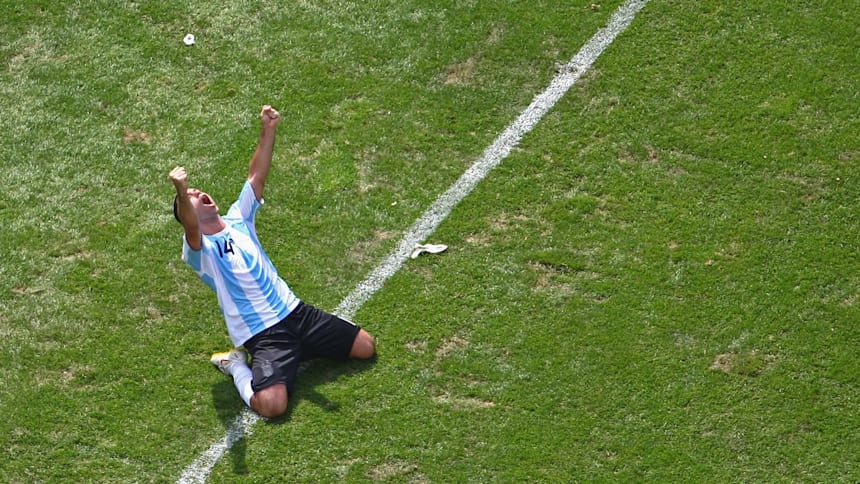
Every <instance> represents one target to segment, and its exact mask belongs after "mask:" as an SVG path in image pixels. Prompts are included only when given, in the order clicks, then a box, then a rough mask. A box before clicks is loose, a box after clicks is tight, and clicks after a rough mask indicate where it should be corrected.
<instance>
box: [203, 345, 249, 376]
mask: <svg viewBox="0 0 860 484" xmlns="http://www.w3.org/2000/svg"><path fill="white" fill-rule="evenodd" d="M209 361H211V362H212V364H213V365H215V367H216V368H218V369H219V370H221V372H222V373H224V374H225V375H232V373H230V368H231V367H232V366H233V363H241V364H243V365H247V364H248V354H247V353H245V352H244V351H242V350H240V349H239V348H233V349H232V350H230V351H225V352H223V353H215V354H213V355H212V358H210V359H209Z"/></svg>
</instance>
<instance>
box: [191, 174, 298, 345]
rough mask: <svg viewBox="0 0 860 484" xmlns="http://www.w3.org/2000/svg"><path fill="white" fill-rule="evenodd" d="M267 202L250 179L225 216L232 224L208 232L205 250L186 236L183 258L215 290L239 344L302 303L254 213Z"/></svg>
mask: <svg viewBox="0 0 860 484" xmlns="http://www.w3.org/2000/svg"><path fill="white" fill-rule="evenodd" d="M261 205H262V203H261V202H260V201H258V200H257V198H256V196H255V195H254V189H253V187H252V186H251V183H250V182H247V181H246V182H245V185H244V186H243V187H242V192H241V193H240V194H239V199H238V200H236V202H235V203H234V204H233V205H232V206H231V207H230V210H228V211H227V214H226V215H225V216H224V217H223V219H224V222H225V223H226V224H227V228H225V229H224V230H222V231H221V232H218V233H217V234H212V235H206V234H203V237H202V242H201V247H200V250H199V251H196V250H193V249H192V248H191V247H190V246H189V245H188V241H187V240H186V239H185V237H184V236H183V238H182V241H183V243H182V260H184V261H185V262H187V263H188V265H190V266H191V268H192V269H194V271H195V272H196V273H197V275H198V276H199V277H200V279H202V280H203V282H205V283H206V284H207V285H208V286H209V287H211V288H212V290H214V291H215V294H216V295H217V296H218V306H219V307H220V308H221V313H222V314H224V319H225V320H226V322H227V331H228V332H229V333H230V339H231V340H232V341H233V345H234V346H241V345H242V344H244V343H245V341H247V340H248V339H250V338H251V337H252V336H254V335H256V334H257V333H259V332H261V331H263V330H264V329H266V328H269V327H271V326H274V325H275V324H277V323H278V322H279V321H281V320H282V319H284V318H285V317H287V316H288V315H289V314H290V313H291V312H292V311H293V309H295V308H296V306H298V305H299V298H298V297H296V295H295V294H293V291H292V290H291V289H290V286H289V285H287V283H286V282H285V281H284V280H283V279H281V277H280V276H279V275H278V271H277V270H276V269H275V266H274V265H273V264H272V261H271V260H269V256H268V255H266V252H265V251H264V250H263V247H262V246H261V245H260V241H259V240H258V239H257V230H256V227H255V226H254V218H255V216H256V214H257V209H259V208H260V206H261Z"/></svg>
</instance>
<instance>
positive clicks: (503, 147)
mask: <svg viewBox="0 0 860 484" xmlns="http://www.w3.org/2000/svg"><path fill="white" fill-rule="evenodd" d="M648 1H649V0H628V1H627V2H625V3H624V4H623V5H621V6H620V7H618V10H616V11H615V13H613V14H612V17H611V18H610V19H609V23H608V24H607V25H606V27H605V28H602V29H600V30H598V31H597V33H595V34H594V36H592V37H591V39H589V41H588V42H587V43H586V44H585V45H584V46H583V47H582V49H580V50H579V52H577V53H576V55H575V56H573V59H571V61H570V62H568V63H567V64H565V65H564V66H563V67H562V68H561V69H560V70H559V73H558V74H557V75H556V76H555V78H554V79H553V80H552V82H551V83H550V85H549V87H547V88H546V90H545V91H544V92H542V93H541V94H539V95H538V96H536V97H535V98H534V100H533V101H532V103H531V104H529V106H528V107H527V108H526V110H525V111H523V112H522V114H520V116H519V117H518V118H517V119H516V120H515V121H514V122H513V123H511V125H510V126H508V127H507V129H505V131H504V132H502V134H501V135H499V137H498V138H496V140H495V141H494V142H493V144H491V145H490V146H489V147H488V148H487V149H486V150H484V154H483V156H481V158H479V159H478V160H477V161H476V162H475V163H474V164H473V165H472V166H471V167H469V169H468V170H466V172H465V173H463V175H462V176H461V177H460V179H459V180H457V181H456V182H455V183H454V184H453V185H451V187H450V188H449V189H448V191H446V192H445V193H443V194H442V195H441V196H440V197H439V198H438V199H437V200H436V201H435V202H434V203H433V205H431V206H430V208H428V209H427V211H425V212H424V214H423V215H422V216H421V218H419V219H418V220H417V221H416V222H415V223H414V224H412V227H410V228H409V230H407V231H406V233H405V234H403V238H402V239H401V240H400V243H399V244H398V245H397V248H396V249H394V251H393V252H391V254H390V255H389V256H388V258H387V259H385V260H384V261H383V262H382V263H381V264H380V265H379V266H377V267H376V269H374V270H373V272H371V273H370V275H368V276H367V278H366V279H365V280H364V281H362V282H361V283H359V284H358V286H357V287H356V288H355V289H354V290H353V291H352V292H351V293H350V294H349V295H348V296H347V297H346V298H344V300H343V301H341V303H340V305H339V306H338V307H337V309H335V311H334V312H335V313H337V314H338V315H340V316H342V317H344V318H346V319H352V318H353V317H354V316H355V313H356V312H358V310H359V309H360V308H361V306H362V305H364V303H365V302H367V300H368V299H370V298H371V296H373V294H374V293H376V291H378V290H379V289H380V288H382V285H383V284H384V283H385V281H386V280H387V279H388V278H389V277H391V276H393V275H394V274H395V273H397V271H398V270H400V267H402V266H403V263H404V262H406V261H407V260H408V259H409V254H410V253H411V252H412V249H413V248H414V247H415V244H420V243H422V242H424V240H426V239H427V237H429V236H430V235H432V234H433V232H434V231H435V230H436V228H437V227H439V224H441V223H442V221H443V220H445V218H446V217H447V216H448V215H449V214H450V213H451V210H453V209H454V207H455V206H456V205H457V204H458V203H460V201H461V200H463V199H464V198H466V196H467V195H468V194H469V193H471V191H472V190H473V189H474V188H475V186H477V185H478V183H479V182H480V181H481V180H483V179H484V177H486V176H487V174H488V173H489V172H490V171H491V170H492V169H493V168H495V167H496V166H498V164H499V163H500V162H501V161H502V160H503V159H504V158H505V157H507V156H508V154H509V153H510V152H511V150H512V149H514V147H516V146H517V145H518V144H519V142H520V140H522V138H523V136H525V135H526V134H527V133H528V132H529V131H531V130H532V129H533V128H534V127H535V125H537V123H538V121H540V120H541V118H543V116H544V115H545V114H546V113H547V112H548V111H549V110H550V109H551V108H552V107H553V106H554V105H555V103H557V102H558V101H559V99H561V98H562V96H564V95H565V94H566V93H567V91H568V90H569V89H570V88H571V87H572V86H573V85H574V84H575V83H576V81H577V80H579V78H580V77H582V75H583V74H584V73H585V72H586V71H588V69H589V68H591V65H592V64H594V61H596V60H597V58H598V57H600V55H601V54H602V53H603V51H604V50H606V48H607V47H608V46H609V44H611V43H612V41H614V40H615V38H616V37H617V36H618V34H620V33H621V32H623V31H624V30H626V29H627V27H628V26H629V25H630V24H631V23H632V22H633V19H634V18H635V17H636V14H637V13H638V12H639V11H640V10H642V8H643V7H644V6H645V4H647V3H648ZM259 419H260V417H258V416H257V414H255V413H253V412H252V411H251V410H249V409H247V408H246V409H245V410H244V411H243V412H242V414H240V415H239V416H238V417H236V420H234V421H233V423H232V424H231V425H230V428H229V429H228V430H227V435H226V436H225V437H224V438H223V439H221V440H220V441H218V442H216V443H214V444H212V446H211V447H209V449H207V450H206V451H205V452H203V453H202V454H200V456H199V457H198V458H197V460H195V461H194V462H193V463H192V464H191V465H190V466H188V467H187V468H186V469H185V471H183V472H182V476H180V478H179V480H178V481H177V482H179V483H183V484H184V483H202V482H205V481H206V478H207V477H208V476H209V473H210V472H211V471H212V468H213V467H214V466H215V464H216V463H217V462H218V460H219V459H220V458H221V456H222V455H224V452H226V451H227V450H229V449H230V448H231V447H232V446H233V444H234V443H236V441H238V440H239V439H241V438H242V437H244V436H247V435H250V434H251V427H252V426H253V425H254V424H255V423H256V422H257V421H258V420H259Z"/></svg>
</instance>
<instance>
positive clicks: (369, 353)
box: [349, 329, 376, 360]
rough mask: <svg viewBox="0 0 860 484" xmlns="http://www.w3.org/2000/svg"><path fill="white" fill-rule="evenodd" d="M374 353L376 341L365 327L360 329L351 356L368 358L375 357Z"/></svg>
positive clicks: (360, 358)
mask: <svg viewBox="0 0 860 484" xmlns="http://www.w3.org/2000/svg"><path fill="white" fill-rule="evenodd" d="M374 353H376V343H375V342H374V341H373V336H371V335H370V333H368V332H367V331H365V330H364V329H361V330H359V331H358V334H357V335H355V341H353V343H352V350H351V351H350V352H349V357H350V358H356V359H359V360H366V359H368V358H371V357H373V355H374Z"/></svg>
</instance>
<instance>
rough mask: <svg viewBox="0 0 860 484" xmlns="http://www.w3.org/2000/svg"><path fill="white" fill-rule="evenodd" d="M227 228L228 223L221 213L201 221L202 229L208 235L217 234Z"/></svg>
mask: <svg viewBox="0 0 860 484" xmlns="http://www.w3.org/2000/svg"><path fill="white" fill-rule="evenodd" d="M226 228H227V224H226V223H224V219H222V218H221V216H220V215H219V216H217V217H215V218H212V219H210V220H205V221H204V220H201V221H200V231H201V232H203V233H204V234H206V235H213V234H217V233H218V232H220V231H222V230H224V229H226Z"/></svg>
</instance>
